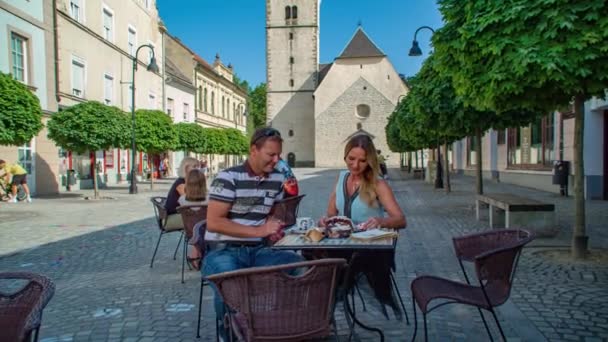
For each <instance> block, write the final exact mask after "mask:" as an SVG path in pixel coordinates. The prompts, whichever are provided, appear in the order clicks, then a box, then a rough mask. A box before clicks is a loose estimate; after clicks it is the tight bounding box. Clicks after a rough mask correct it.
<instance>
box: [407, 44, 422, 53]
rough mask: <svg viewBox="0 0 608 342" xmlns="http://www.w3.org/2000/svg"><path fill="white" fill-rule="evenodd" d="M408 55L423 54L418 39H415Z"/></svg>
mask: <svg viewBox="0 0 608 342" xmlns="http://www.w3.org/2000/svg"><path fill="white" fill-rule="evenodd" d="M408 55H409V56H412V57H418V56H422V50H420V45H418V41H416V40H414V41H413V42H412V48H411V49H410V53H409V54H408Z"/></svg>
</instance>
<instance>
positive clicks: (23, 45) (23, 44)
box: [10, 31, 30, 84]
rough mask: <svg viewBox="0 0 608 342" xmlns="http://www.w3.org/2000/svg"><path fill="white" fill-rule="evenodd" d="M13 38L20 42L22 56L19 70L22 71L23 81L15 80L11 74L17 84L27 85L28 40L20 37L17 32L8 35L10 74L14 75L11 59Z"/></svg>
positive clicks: (12, 60) (13, 64)
mask: <svg viewBox="0 0 608 342" xmlns="http://www.w3.org/2000/svg"><path fill="white" fill-rule="evenodd" d="M13 36H16V37H18V38H19V39H20V40H21V50H22V54H23V65H22V66H21V68H22V69H23V80H17V79H16V78H15V75H14V74H13V78H14V79H16V80H17V81H19V82H22V83H25V84H29V76H30V75H29V68H28V66H29V57H30V56H29V53H28V52H29V51H28V38H27V37H24V36H22V35H20V34H19V33H17V32H13V31H11V33H10V40H11V41H10V51H11V54H10V58H11V61H10V65H11V73H14V70H13V69H14V68H15V61H14V59H13Z"/></svg>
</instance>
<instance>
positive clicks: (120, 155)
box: [56, 0, 164, 187]
mask: <svg viewBox="0 0 608 342" xmlns="http://www.w3.org/2000/svg"><path fill="white" fill-rule="evenodd" d="M56 5H57V7H56V21H57V38H56V39H57V96H58V100H59V108H60V110H61V109H62V108H67V107H70V106H72V105H75V104H78V103H81V102H84V101H99V102H102V103H104V104H106V105H112V106H116V107H118V108H120V109H122V110H124V111H125V112H128V113H130V112H131V102H132V96H131V92H132V88H131V87H132V80H133V71H132V69H133V58H134V56H135V54H136V52H137V50H138V47H140V46H142V45H150V46H152V47H153V49H154V55H155V58H156V59H157V60H158V61H159V62H158V65H159V68H160V71H159V72H158V73H154V72H149V71H147V70H146V66H147V65H148V63H149V62H150V60H151V57H152V52H151V49H149V48H147V47H144V48H141V49H140V50H139V53H138V54H137V58H138V63H137V64H138V67H137V71H136V72H135V77H134V81H135V109H139V108H146V109H159V110H162V109H163V108H162V106H163V97H162V96H163V93H162V84H163V80H162V77H161V75H162V72H163V67H164V66H163V64H162V63H160V61H162V60H163V50H162V46H161V44H162V39H161V38H162V32H161V30H162V26H159V16H158V11H157V9H156V4H155V2H154V1H153V0H103V1H102V0H58V1H56ZM62 155H63V158H62V160H61V161H62V165H61V171H63V170H66V169H73V170H75V171H76V173H77V175H78V177H77V179H78V184H76V185H75V186H80V187H90V186H92V175H93V169H94V168H96V170H97V171H96V172H95V174H96V175H97V177H98V179H99V180H101V184H102V185H103V184H115V183H121V182H126V181H127V176H128V174H129V169H130V165H131V163H132V161H131V157H130V153H129V151H128V150H120V149H112V150H109V151H96V152H94V153H93V152H92V153H91V154H85V155H76V154H72V153H71V152H69V151H62ZM138 157H139V158H138V159H139V160H136V165H137V167H138V170H139V171H140V172H141V171H142V170H143V169H144V168H147V167H148V166H147V164H148V161H147V156H146V155H142V154H138Z"/></svg>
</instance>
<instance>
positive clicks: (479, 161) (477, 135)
mask: <svg viewBox="0 0 608 342" xmlns="http://www.w3.org/2000/svg"><path fill="white" fill-rule="evenodd" d="M475 139H476V140H477V149H476V151H475V153H476V154H477V169H476V171H477V194H478V195H483V179H482V177H481V176H482V174H481V167H482V159H481V129H479V128H477V129H475Z"/></svg>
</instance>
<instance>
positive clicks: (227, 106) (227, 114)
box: [226, 99, 230, 119]
mask: <svg viewBox="0 0 608 342" xmlns="http://www.w3.org/2000/svg"><path fill="white" fill-rule="evenodd" d="M226 116H227V117H228V119H230V99H226Z"/></svg>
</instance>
